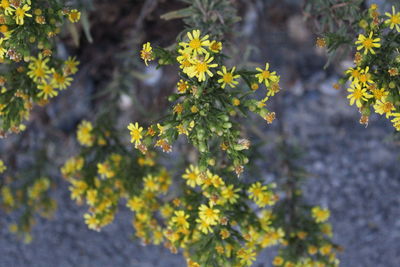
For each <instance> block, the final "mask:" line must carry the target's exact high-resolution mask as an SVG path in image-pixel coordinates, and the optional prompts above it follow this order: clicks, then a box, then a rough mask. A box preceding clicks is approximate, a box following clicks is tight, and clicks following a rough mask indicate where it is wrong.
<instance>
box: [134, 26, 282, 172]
mask: <svg viewBox="0 0 400 267" xmlns="http://www.w3.org/2000/svg"><path fill="white" fill-rule="evenodd" d="M140 56H141V58H142V59H143V60H144V61H145V64H146V65H147V63H148V61H151V60H154V59H155V58H159V60H158V63H159V65H165V64H173V63H174V60H173V59H176V62H177V63H178V64H179V67H180V73H179V77H181V79H180V80H179V81H178V83H177V91H178V93H174V94H172V95H170V96H169V98H168V99H169V101H171V102H175V103H174V105H173V107H172V111H171V114H170V116H166V118H167V119H164V120H163V121H162V122H160V123H158V124H156V125H150V126H149V127H148V128H147V130H145V129H144V128H143V127H142V126H140V125H139V124H138V123H137V122H135V123H130V124H129V125H128V129H129V130H130V135H131V143H134V144H135V148H137V149H139V150H140V151H141V152H142V153H143V154H145V153H146V152H147V150H148V147H149V145H151V144H152V143H154V146H155V147H160V148H161V149H162V151H164V152H171V151H172V144H173V142H174V141H175V140H176V139H177V138H178V136H179V135H185V136H186V137H187V139H188V141H189V142H190V143H192V144H193V145H194V146H195V147H196V148H197V149H198V151H199V152H200V160H199V162H200V164H199V167H200V169H201V170H202V171H205V170H206V169H207V167H208V166H213V165H215V163H216V160H215V159H213V158H210V157H209V155H210V153H209V150H210V147H209V144H210V142H212V139H214V138H215V139H219V140H218V142H219V144H220V147H221V149H222V150H223V151H225V152H226V153H225V154H226V156H227V157H228V158H229V159H230V161H231V162H232V164H233V166H232V170H234V171H235V172H236V174H237V175H238V176H239V175H240V174H241V173H242V172H243V169H244V165H245V164H247V163H248V158H247V157H246V155H245V152H244V150H247V149H249V147H250V141H248V140H247V139H244V138H241V136H240V134H239V133H240V129H239V124H238V123H237V122H236V121H235V117H238V115H239V114H243V113H244V112H245V111H244V110H245V109H248V110H249V111H250V112H254V113H256V114H259V115H260V116H261V117H262V118H263V119H265V120H266V121H267V122H268V123H272V122H273V121H274V119H275V113H274V112H271V111H269V110H268V109H267V108H266V107H265V106H266V102H267V101H268V100H269V98H270V97H271V96H274V95H275V94H276V93H278V92H279V91H280V86H279V81H280V77H279V76H278V75H277V74H276V72H275V71H272V70H270V68H269V64H268V63H266V65H265V69H261V68H256V69H255V71H249V70H237V68H236V66H233V67H231V68H228V67H227V66H225V65H223V61H224V59H225V58H226V57H227V56H226V55H224V54H223V53H222V43H221V42H219V41H217V40H212V39H210V36H209V35H202V34H201V32H200V30H192V31H190V32H188V33H187V34H186V36H185V37H184V39H183V40H182V41H181V42H179V43H178V45H177V48H176V49H175V51H169V50H166V49H162V48H158V47H157V48H154V49H153V48H152V46H151V45H150V43H148V42H147V43H146V44H144V45H143V48H142V50H141V52H140ZM239 78H242V80H243V82H244V83H246V84H247V87H248V91H245V90H243V88H240V89H239V90H228V87H230V88H235V87H236V86H238V85H239V82H240V80H239ZM260 84H265V86H266V88H267V92H266V95H265V97H264V98H263V99H262V100H261V101H258V100H255V99H249V97H248V96H249V95H251V94H254V91H256V90H257V89H258V88H259V85H260Z"/></svg>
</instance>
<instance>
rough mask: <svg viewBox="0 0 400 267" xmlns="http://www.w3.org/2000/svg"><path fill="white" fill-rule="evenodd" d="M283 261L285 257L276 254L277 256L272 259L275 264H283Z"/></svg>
mask: <svg viewBox="0 0 400 267" xmlns="http://www.w3.org/2000/svg"><path fill="white" fill-rule="evenodd" d="M283 263H284V260H283V258H282V257H280V256H276V257H275V258H274V260H273V261H272V264H273V265H274V266H281V265H282V264H283Z"/></svg>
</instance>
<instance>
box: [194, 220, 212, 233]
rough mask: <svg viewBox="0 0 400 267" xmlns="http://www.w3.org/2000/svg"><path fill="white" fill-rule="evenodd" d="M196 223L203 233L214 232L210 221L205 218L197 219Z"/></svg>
mask: <svg viewBox="0 0 400 267" xmlns="http://www.w3.org/2000/svg"><path fill="white" fill-rule="evenodd" d="M196 222H197V223H198V224H199V225H198V228H199V230H200V231H201V232H202V233H204V234H208V233H212V232H213V229H212V228H211V224H210V223H209V221H207V220H205V219H203V218H197V219H196Z"/></svg>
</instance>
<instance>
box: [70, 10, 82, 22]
mask: <svg viewBox="0 0 400 267" xmlns="http://www.w3.org/2000/svg"><path fill="white" fill-rule="evenodd" d="M80 18H81V12H79V11H78V10H76V9H72V10H71V11H70V12H69V13H68V19H69V21H71V22H72V23H75V22H78V21H79V20H80Z"/></svg>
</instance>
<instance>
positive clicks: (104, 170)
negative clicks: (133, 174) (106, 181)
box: [97, 162, 115, 178]
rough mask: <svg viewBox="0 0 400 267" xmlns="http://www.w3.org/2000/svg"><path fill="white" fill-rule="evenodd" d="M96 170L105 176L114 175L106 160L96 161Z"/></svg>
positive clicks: (110, 176)
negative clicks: (102, 161)
mask: <svg viewBox="0 0 400 267" xmlns="http://www.w3.org/2000/svg"><path fill="white" fill-rule="evenodd" d="M97 172H98V173H99V174H100V175H101V176H104V177H106V178H112V177H114V176H115V173H114V172H113V171H112V170H111V169H110V165H109V164H108V163H106V162H104V163H97Z"/></svg>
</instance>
